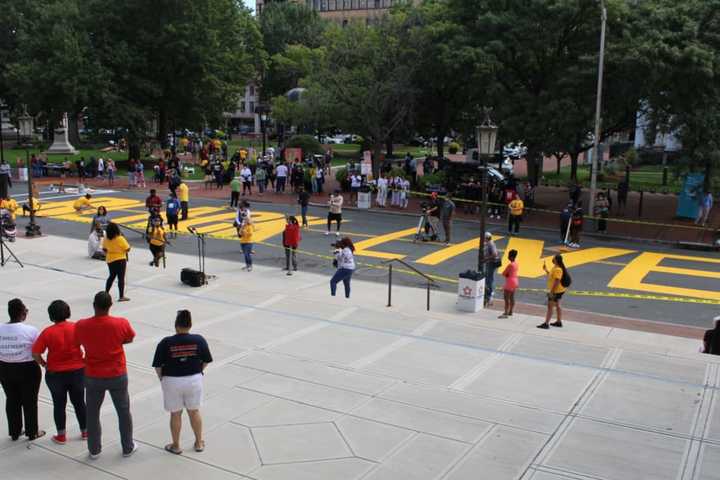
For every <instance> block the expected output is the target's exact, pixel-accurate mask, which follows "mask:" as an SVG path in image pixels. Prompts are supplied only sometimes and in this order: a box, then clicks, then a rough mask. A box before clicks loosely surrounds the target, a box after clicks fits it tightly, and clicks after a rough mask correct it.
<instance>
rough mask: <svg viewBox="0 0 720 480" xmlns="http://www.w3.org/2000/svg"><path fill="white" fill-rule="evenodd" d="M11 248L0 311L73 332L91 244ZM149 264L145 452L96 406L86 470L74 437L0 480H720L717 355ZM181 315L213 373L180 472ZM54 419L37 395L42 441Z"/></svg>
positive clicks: (124, 308) (136, 265)
mask: <svg viewBox="0 0 720 480" xmlns="http://www.w3.org/2000/svg"><path fill="white" fill-rule="evenodd" d="M14 250H15V253H17V254H18V256H19V257H20V258H21V259H22V260H24V261H26V262H27V264H26V268H24V269H19V268H18V266H17V265H14V264H8V265H7V266H6V267H5V268H3V269H0V282H1V285H2V286H1V287H0V292H1V293H2V295H1V297H0V302H2V303H4V302H6V301H7V300H8V299H9V298H12V297H14V296H19V297H20V298H22V299H23V300H24V301H25V302H26V303H27V305H28V307H29V309H30V319H29V322H30V323H32V324H34V325H36V326H38V327H44V326H46V325H47V323H48V322H47V319H46V318H45V308H46V306H47V304H48V303H49V302H50V301H51V300H53V299H55V298H64V299H65V300H66V301H68V302H69V303H70V305H71V307H72V310H73V318H78V317H82V316H86V315H88V314H89V313H90V303H91V298H92V295H93V294H94V292H95V291H97V290H98V289H100V288H101V285H102V283H103V280H104V277H105V275H106V267H105V265H104V264H102V263H100V262H97V261H93V260H89V259H87V258H85V257H84V254H85V251H86V247H85V244H84V242H81V241H77V240H70V239H65V238H59V237H43V238H40V239H34V240H19V241H18V243H16V244H14ZM58 252H64V256H63V257H58ZM147 256H148V254H147V252H145V251H142V252H132V254H131V262H130V267H129V283H130V287H129V291H128V295H129V296H130V297H131V298H132V301H131V302H129V303H126V304H118V305H117V306H116V307H115V308H114V309H113V313H114V314H116V315H123V316H127V317H128V318H129V319H130V320H131V321H132V323H133V325H134V327H135V328H136V330H137V333H138V336H137V338H136V340H135V342H134V343H133V344H131V345H128V346H127V355H128V360H129V376H130V390H131V396H132V412H133V416H134V423H135V432H134V436H135V439H136V441H137V442H138V443H139V445H140V450H139V451H138V452H137V453H136V454H135V455H134V456H133V457H132V458H129V459H124V458H122V456H121V452H120V447H119V446H118V444H117V432H116V428H115V414H114V412H113V411H112V407H111V406H110V402H109V400H108V401H107V402H106V404H105V409H104V412H103V413H104V416H103V424H104V426H105V430H104V435H105V437H104V442H105V443H104V448H103V455H102V457H101V458H100V459H98V460H96V461H91V460H88V459H87V455H86V452H85V446H84V444H83V443H82V442H81V441H80V440H78V439H77V436H78V432H77V427H76V426H75V425H73V424H72V423H71V424H70V425H69V432H70V434H71V437H72V441H70V442H69V443H68V444H67V445H65V446H58V445H55V444H53V443H52V442H51V441H50V439H49V437H45V438H42V439H40V440H38V441H37V442H35V443H34V444H33V445H32V447H31V448H29V449H28V448H26V444H24V443H20V444H18V443H13V442H11V441H10V440H9V439H8V438H7V437H3V438H2V439H0V471H1V472H3V478H4V477H7V478H23V479H48V478H58V479H59V478H63V479H66V478H81V477H85V478H93V479H105V478H108V479H110V478H127V479H146V478H158V479H173V480H184V479H188V480H189V479H196V478H208V479H225V478H227V479H232V478H253V479H263V480H270V479H292V480H298V479H323V480H327V479H338V480H351V479H363V480H377V479H392V480H397V479H418V480H428V479H446V480H458V479H477V478H479V477H478V475H480V476H481V477H482V478H488V479H493V480H502V479H523V480H567V479H575V480H587V479H595V480H605V479H607V480H629V479H654V480H655V479H659V480H663V479H668V480H677V479H681V480H697V479H716V478H718V467H720V412H718V408H720V407H719V406H718V404H717V399H716V397H717V389H718V382H719V381H720V378H718V376H719V375H720V370H719V369H718V363H717V362H718V357H710V356H706V355H701V354H699V353H697V347H698V342H697V341H696V340H690V339H686V338H679V337H670V336H663V335H658V334H652V333H642V332H633V331H627V330H622V329H618V328H612V327H607V326H595V325H587V324H580V323H573V322H567V324H566V327H565V328H563V329H553V330H551V331H548V332H545V331H540V330H537V329H536V328H535V324H536V323H537V322H538V318H536V317H532V316H528V315H523V314H518V315H516V316H515V317H514V318H512V319H510V320H498V319H497V318H496V315H497V313H496V312H485V313H479V314H474V315H471V314H459V313H457V312H456V311H455V307H454V295H451V294H445V293H439V292H435V293H433V297H432V311H431V312H429V313H428V312H425V311H424V308H423V307H424V302H423V299H424V292H422V291H421V290H417V289H413V288H403V287H398V288H397V289H396V290H395V292H394V295H393V303H394V307H393V308H390V309H388V308H386V307H384V299H385V295H386V292H385V287H384V286H382V285H379V284H375V283H368V282H361V281H355V282H353V295H352V298H351V299H350V300H346V299H344V298H342V297H337V298H331V297H330V296H329V295H328V292H327V290H328V287H327V281H328V276H323V275H317V274H310V273H304V272H299V273H298V274H296V275H294V276H292V277H286V276H285V275H284V273H283V272H281V271H279V270H277V269H273V268H268V267H262V266H258V267H256V269H255V270H254V271H253V272H252V273H247V272H242V271H239V265H238V264H237V263H235V262H227V261H219V260H208V266H207V269H208V272H209V273H212V274H215V275H217V278H216V279H214V280H211V283H210V285H208V286H207V287H204V288H200V289H190V288H189V287H184V286H183V285H181V284H180V283H179V280H178V279H179V269H180V268H181V267H184V266H192V265H193V264H194V262H195V259H194V258H192V257H183V256H180V255H171V256H170V257H169V266H168V269H167V270H162V269H161V270H158V269H154V268H152V267H149V266H147V263H146V261H147V258H146V257H147ZM328 270H329V269H328ZM329 273H330V272H329V271H328V274H329ZM180 308H190V309H191V310H192V312H193V316H194V323H195V328H194V330H195V331H196V332H197V333H201V334H203V335H204V336H205V337H206V338H207V339H208V341H209V343H210V347H211V349H212V351H213V354H214V356H215V362H214V363H213V364H212V365H211V367H210V368H209V369H208V372H207V374H206V376H205V385H206V399H205V405H204V408H203V412H204V420H205V431H206V436H207V449H206V451H205V452H203V453H199V454H198V453H194V452H191V451H190V450H191V449H189V447H190V446H191V443H192V439H191V438H190V436H189V435H188V433H189V431H190V430H189V425H187V421H186V423H185V424H184V430H183V432H184V436H183V442H182V444H183V447H184V448H185V454H184V455H182V456H175V455H170V454H168V453H166V452H164V451H163V450H162V447H163V445H164V444H166V443H167V441H168V435H169V432H168V425H167V424H168V419H167V415H166V414H165V413H164V412H163V411H162V401H161V393H160V390H159V386H158V382H157V379H156V378H155V375H154V373H153V371H152V369H151V368H150V362H151V359H152V354H153V351H154V348H155V344H156V342H157V341H158V340H159V339H160V338H162V337H163V336H165V335H168V334H169V333H170V332H171V330H172V324H173V317H174V312H175V311H176V310H177V309H180ZM659 320H662V319H659ZM51 418H52V415H51V401H50V396H49V394H48V392H47V390H46V389H45V386H44V385H43V387H42V390H41V402H40V419H41V425H42V427H43V428H45V429H47V430H48V431H49V432H51V431H52V421H51ZM70 419H72V415H70V416H69V420H70ZM5 428H6V424H5V418H4V416H3V418H2V419H1V420H0V430H2V431H3V433H4V431H5Z"/></svg>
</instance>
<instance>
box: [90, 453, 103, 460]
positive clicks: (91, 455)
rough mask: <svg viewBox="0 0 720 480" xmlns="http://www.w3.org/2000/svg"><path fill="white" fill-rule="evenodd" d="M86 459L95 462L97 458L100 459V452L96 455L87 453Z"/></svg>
mask: <svg viewBox="0 0 720 480" xmlns="http://www.w3.org/2000/svg"><path fill="white" fill-rule="evenodd" d="M88 458H89V459H90V460H97V459H98V458H100V452H98V453H89V452H88Z"/></svg>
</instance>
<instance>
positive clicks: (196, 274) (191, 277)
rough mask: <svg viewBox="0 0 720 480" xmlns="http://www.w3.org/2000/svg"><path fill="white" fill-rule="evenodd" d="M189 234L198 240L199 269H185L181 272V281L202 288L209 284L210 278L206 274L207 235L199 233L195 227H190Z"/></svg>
mask: <svg viewBox="0 0 720 480" xmlns="http://www.w3.org/2000/svg"><path fill="white" fill-rule="evenodd" d="M188 232H190V233H192V234H193V235H195V238H197V248H198V269H197V270H195V269H193V268H183V269H182V270H181V271H180V281H181V282H182V283H184V284H185V285H189V286H191V287H202V286H203V285H207V284H208V279H209V278H210V276H209V275H206V274H205V234H204V233H200V232H198V231H197V230H196V229H195V228H194V227H188Z"/></svg>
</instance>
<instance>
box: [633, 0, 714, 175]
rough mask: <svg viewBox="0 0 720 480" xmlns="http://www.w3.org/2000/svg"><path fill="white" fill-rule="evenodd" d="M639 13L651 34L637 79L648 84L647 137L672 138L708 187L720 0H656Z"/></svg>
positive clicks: (643, 48) (710, 170)
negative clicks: (702, 172)
mask: <svg viewBox="0 0 720 480" xmlns="http://www.w3.org/2000/svg"><path fill="white" fill-rule="evenodd" d="M651 7H652V8H651ZM638 9H639V11H640V15H639V19H640V20H639V22H642V24H643V25H644V26H645V29H646V30H647V31H648V32H650V33H649V34H648V35H647V37H646V38H645V42H643V43H642V44H641V46H640V54H641V58H642V59H643V64H642V65H643V68H644V72H643V75H642V78H644V79H646V80H645V81H646V82H648V83H649V84H650V86H651V88H650V89H649V95H648V97H647V107H648V110H647V114H648V117H649V118H650V119H651V124H652V126H653V127H654V128H651V129H650V130H652V131H651V132H648V133H649V134H650V138H654V136H655V132H656V131H662V132H669V131H671V132H674V133H675V134H677V135H678V137H679V138H680V140H681V142H682V145H683V149H684V150H685V152H686V154H687V158H688V160H689V163H690V167H691V168H695V167H701V168H703V169H704V170H705V181H706V188H710V183H709V182H710V180H711V178H712V172H713V169H714V168H715V167H717V166H718V157H719V156H720V1H719V0H690V1H687V2H672V1H669V0H655V2H653V3H652V4H651V5H644V4H643V5H639V6H638Z"/></svg>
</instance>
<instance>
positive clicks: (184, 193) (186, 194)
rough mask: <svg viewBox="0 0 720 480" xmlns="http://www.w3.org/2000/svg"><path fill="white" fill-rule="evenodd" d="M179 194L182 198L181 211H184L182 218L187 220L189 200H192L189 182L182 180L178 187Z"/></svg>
mask: <svg viewBox="0 0 720 480" xmlns="http://www.w3.org/2000/svg"><path fill="white" fill-rule="evenodd" d="M177 196H178V200H180V211H181V212H182V213H181V214H180V220H187V218H188V202H189V201H190V189H189V188H188V186H187V183H185V182H180V185H178V187H177Z"/></svg>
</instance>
